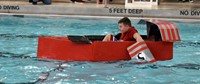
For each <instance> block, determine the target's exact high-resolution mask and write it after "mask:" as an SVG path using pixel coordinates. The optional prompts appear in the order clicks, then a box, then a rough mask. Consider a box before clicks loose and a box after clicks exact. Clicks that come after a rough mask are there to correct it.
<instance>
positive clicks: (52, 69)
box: [0, 16, 200, 84]
mask: <svg viewBox="0 0 200 84" xmlns="http://www.w3.org/2000/svg"><path fill="white" fill-rule="evenodd" d="M118 20H119V18H85V17H82V18H80V17H79V18H76V17H34V16H31V17H13V16H0V46H1V47H0V83H48V84H55V83H56V84H88V83H89V84H105V83H107V84H130V83H131V84H132V83H133V84H157V83H164V84H169V83H172V84H174V83H175V84H183V83H185V84H188V83H196V84H197V83H199V82H200V79H199V76H200V73H199V72H200V61H199V59H200V40H199V39H200V35H199V31H200V28H199V23H200V22H199V21H193V22H191V21H190V20H184V21H181V20H173V22H174V23H175V24H176V25H177V27H178V28H179V32H180V36H181V39H182V42H177V43H175V44H174V58H173V59H172V60H169V61H159V62H157V63H154V64H142V65H138V64H135V63H134V62H132V61H131V60H130V61H112V62H85V61H58V60H45V59H38V58H36V54H37V37H38V36H65V35H105V34H108V33H113V34H116V33H118V26H117V21H118ZM131 20H132V24H133V25H135V27H136V28H137V29H138V31H139V33H141V34H146V29H145V25H138V24H137V21H138V19H131Z"/></svg>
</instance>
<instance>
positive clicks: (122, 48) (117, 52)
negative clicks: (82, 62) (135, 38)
mask: <svg viewBox="0 0 200 84" xmlns="http://www.w3.org/2000/svg"><path fill="white" fill-rule="evenodd" d="M133 43H134V42H95V43H94V55H95V56H94V57H95V59H96V60H97V61H113V60H130V59H131V58H130V56H129V54H128V51H127V47H128V46H130V45H131V44H133Z"/></svg>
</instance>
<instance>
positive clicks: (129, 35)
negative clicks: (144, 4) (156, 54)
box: [103, 17, 144, 42]
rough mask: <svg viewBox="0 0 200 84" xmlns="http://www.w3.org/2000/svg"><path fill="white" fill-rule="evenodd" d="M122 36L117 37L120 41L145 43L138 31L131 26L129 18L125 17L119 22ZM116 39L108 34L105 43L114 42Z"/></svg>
mask: <svg viewBox="0 0 200 84" xmlns="http://www.w3.org/2000/svg"><path fill="white" fill-rule="evenodd" d="M118 25H119V29H120V32H121V34H119V35H118V36H117V40H118V41H137V42H141V41H144V40H143V39H142V37H141V36H140V34H139V33H138V31H137V30H136V29H135V27H133V26H132V25H131V21H130V19H129V18H127V17H124V18H122V19H120V20H119V22H118ZM113 38H115V37H114V36H113V35H112V34H108V35H106V36H105V37H104V39H103V41H113Z"/></svg>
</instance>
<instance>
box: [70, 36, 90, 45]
mask: <svg viewBox="0 0 200 84" xmlns="http://www.w3.org/2000/svg"><path fill="white" fill-rule="evenodd" d="M67 37H68V39H69V40H71V41H72V42H74V43H85V44H92V41H91V40H89V39H88V38H87V37H85V36H73V35H68V36H67Z"/></svg>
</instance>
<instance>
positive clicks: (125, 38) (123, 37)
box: [120, 27, 138, 41]
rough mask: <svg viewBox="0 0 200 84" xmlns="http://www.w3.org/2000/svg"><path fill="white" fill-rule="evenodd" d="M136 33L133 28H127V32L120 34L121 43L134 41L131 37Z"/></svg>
mask: <svg viewBox="0 0 200 84" xmlns="http://www.w3.org/2000/svg"><path fill="white" fill-rule="evenodd" d="M137 32H138V31H137V30H136V29H135V27H131V28H129V30H128V31H127V32H125V33H122V35H121V37H120V40H123V41H136V40H135V38H133V35H134V34H135V33H137Z"/></svg>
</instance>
